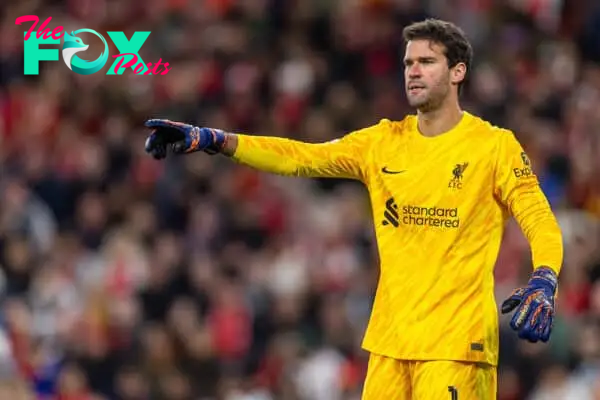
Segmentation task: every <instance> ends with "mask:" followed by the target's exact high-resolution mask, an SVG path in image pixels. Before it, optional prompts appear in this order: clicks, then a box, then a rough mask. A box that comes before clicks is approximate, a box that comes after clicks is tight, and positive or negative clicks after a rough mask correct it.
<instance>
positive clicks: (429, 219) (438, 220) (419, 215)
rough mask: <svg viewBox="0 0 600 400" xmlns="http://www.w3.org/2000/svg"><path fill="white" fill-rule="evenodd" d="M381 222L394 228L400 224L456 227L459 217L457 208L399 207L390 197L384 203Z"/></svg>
mask: <svg viewBox="0 0 600 400" xmlns="http://www.w3.org/2000/svg"><path fill="white" fill-rule="evenodd" d="M382 224H383V225H392V226H394V227H395V228H397V227H398V226H400V224H404V225H416V226H431V227H440V228H458V227H459V226H460V218H459V216H458V208H442V207H424V206H416V205H404V206H402V207H401V208H400V207H398V205H397V204H396V202H395V201H394V198H393V197H392V198H389V199H388V200H387V201H386V203H385V211H384V212H383V221H382Z"/></svg>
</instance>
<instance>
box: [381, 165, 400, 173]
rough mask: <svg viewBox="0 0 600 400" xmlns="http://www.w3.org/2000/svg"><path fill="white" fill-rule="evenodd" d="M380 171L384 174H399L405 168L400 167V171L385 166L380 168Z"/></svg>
mask: <svg viewBox="0 0 600 400" xmlns="http://www.w3.org/2000/svg"><path fill="white" fill-rule="evenodd" d="M381 172H383V173H384V174H401V173H403V172H406V170H405V169H402V170H400V171H390V170H389V169H387V167H383V168H381Z"/></svg>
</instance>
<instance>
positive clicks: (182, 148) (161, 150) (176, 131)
mask: <svg viewBox="0 0 600 400" xmlns="http://www.w3.org/2000/svg"><path fill="white" fill-rule="evenodd" d="M145 125H146V127H148V128H150V129H152V133H151V134H150V136H148V138H147V139H146V146H145V147H146V152H147V153H148V154H150V155H152V157H154V158H156V159H157V160H160V159H163V158H165V157H166V156H167V152H168V150H169V149H170V150H171V152H172V153H173V154H185V153H193V152H196V151H204V152H206V153H208V154H216V153H218V152H219V151H221V150H222V149H223V146H224V145H225V141H226V138H227V137H226V134H225V132H223V131H222V130H220V129H212V128H200V127H197V126H193V125H188V124H184V123H182V122H175V121H170V120H168V119H149V120H148V121H146V123H145Z"/></svg>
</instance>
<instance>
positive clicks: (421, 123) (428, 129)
mask: <svg viewBox="0 0 600 400" xmlns="http://www.w3.org/2000/svg"><path fill="white" fill-rule="evenodd" d="M462 116H463V111H462V110H461V109H460V106H459V105H458V103H455V104H454V105H453V106H447V107H440V108H438V109H437V110H431V111H420V110H419V111H417V121H418V122H417V126H418V128H419V132H421V134H422V135H423V136H438V135H441V134H443V133H444V132H448V131H449V130H450V129H452V128H454V127H455V126H456V125H457V124H458V123H459V122H460V119H461V118H462Z"/></svg>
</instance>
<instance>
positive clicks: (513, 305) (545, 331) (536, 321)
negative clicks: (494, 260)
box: [502, 267, 558, 343]
mask: <svg viewBox="0 0 600 400" xmlns="http://www.w3.org/2000/svg"><path fill="white" fill-rule="evenodd" d="M557 285H558V277H557V275H556V273H555V272H554V271H553V270H552V269H550V268H548V267H540V268H537V269H536V270H535V271H534V272H533V274H532V275H531V279H529V282H528V283H527V286H525V287H521V288H518V289H516V290H514V291H513V292H512V294H511V296H510V297H509V298H508V299H506V300H505V301H504V302H503V303H502V314H506V313H509V312H511V311H513V310H515V309H516V311H515V313H514V315H513V317H512V319H511V321H510V327H511V328H512V329H513V330H515V331H517V332H518V334H519V337H520V338H521V339H526V340H528V341H530V342H532V343H535V342H537V341H538V340H541V341H542V342H547V341H548V339H550V333H551V331H552V322H553V319H554V297H555V295H556V287H557Z"/></svg>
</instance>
